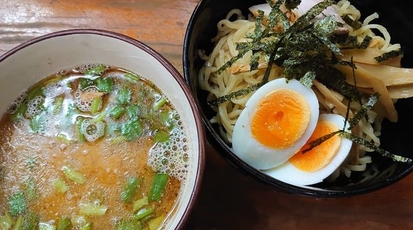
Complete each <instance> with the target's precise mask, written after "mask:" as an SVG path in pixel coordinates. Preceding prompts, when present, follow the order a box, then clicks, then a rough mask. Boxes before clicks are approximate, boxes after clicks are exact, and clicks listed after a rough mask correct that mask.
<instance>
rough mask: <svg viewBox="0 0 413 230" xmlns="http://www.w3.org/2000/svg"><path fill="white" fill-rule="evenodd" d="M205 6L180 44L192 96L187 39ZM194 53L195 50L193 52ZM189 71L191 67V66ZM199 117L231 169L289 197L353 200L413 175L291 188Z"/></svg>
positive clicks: (411, 169)
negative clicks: (337, 186)
mask: <svg viewBox="0 0 413 230" xmlns="http://www.w3.org/2000/svg"><path fill="white" fill-rule="evenodd" d="M207 6H208V1H207V0H201V1H200V2H199V4H198V5H197V6H196V7H195V9H194V11H193V12H192V15H191V17H190V19H189V22H188V25H187V29H186V31H185V35H184V45H183V69H184V79H185V81H186V82H187V84H188V85H189V86H191V90H192V92H193V93H194V94H195V97H196V98H197V95H196V93H197V92H196V90H195V89H193V88H192V86H193V84H194V83H195V84H196V82H197V80H194V79H195V78H196V77H194V76H193V77H191V73H190V58H191V55H190V49H191V47H190V44H191V36H192V34H193V32H194V30H195V28H196V27H197V23H196V21H197V20H198V19H199V17H201V15H202V13H203V10H205V7H207ZM195 52H196V51H195ZM192 68H193V67H192ZM196 102H197V103H198V104H199V105H198V106H199V107H200V108H202V106H201V104H200V102H199V101H198V98H197V100H196ZM201 116H202V119H203V122H204V125H205V127H206V137H207V140H208V141H209V142H210V143H211V145H212V147H213V148H214V149H215V150H216V151H217V152H218V154H219V155H221V156H222V157H224V158H225V159H226V160H227V161H228V162H229V163H230V164H232V165H233V166H234V167H235V168H238V169H239V170H240V171H241V172H242V173H243V174H245V175H246V176H247V177H250V178H252V179H253V180H257V181H258V182H260V183H262V184H263V185H265V186H267V187H269V188H271V189H273V190H276V191H281V192H285V193H289V194H296V195H300V196H306V197H314V198H326V199H327V198H344V197H353V196H359V195H363V194H367V193H371V192H375V191H377V190H381V189H383V188H385V187H387V186H389V185H392V184H394V183H396V182H398V181H400V180H401V179H403V178H405V177H406V176H407V175H409V174H410V173H411V172H413V164H410V165H409V167H408V168H407V169H406V170H404V171H403V172H402V173H399V174H397V175H396V176H394V177H393V179H392V180H387V179H385V180H382V181H380V182H379V183H375V184H370V185H368V186H366V187H364V188H357V189H351V190H345V191H339V190H333V189H329V190H324V189H317V188H311V187H309V186H307V187H299V186H295V185H291V184H288V183H285V182H282V181H280V180H277V179H275V178H273V177H271V176H269V175H267V174H265V173H262V172H261V171H259V170H257V169H255V168H253V167H252V166H250V165H249V164H247V163H245V162H244V161H243V160H242V159H240V158H239V157H238V156H237V155H235V154H234V153H233V152H232V149H231V148H230V147H229V146H228V144H227V143H226V142H225V141H224V140H223V139H222V138H221V137H220V135H219V133H217V131H216V130H215V129H214V127H213V126H212V125H211V123H210V122H209V119H208V117H206V115H205V113H204V112H203V111H201Z"/></svg>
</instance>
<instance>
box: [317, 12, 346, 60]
mask: <svg viewBox="0 0 413 230" xmlns="http://www.w3.org/2000/svg"><path fill="white" fill-rule="evenodd" d="M337 26H338V24H337V22H336V21H335V20H334V17H332V16H328V17H325V18H324V19H322V20H320V21H318V22H317V23H315V24H314V29H313V30H311V32H310V33H311V34H312V35H313V36H315V37H316V38H318V39H319V41H320V42H321V43H323V44H324V45H325V46H327V47H328V48H329V49H330V50H331V51H332V52H333V53H334V54H335V55H341V52H340V48H338V47H337V46H336V45H335V44H334V43H332V42H331V41H330V40H329V35H330V34H332V33H334V31H335V30H336V28H337Z"/></svg>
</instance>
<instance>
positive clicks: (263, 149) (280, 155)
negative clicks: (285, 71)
mask: <svg viewBox="0 0 413 230" xmlns="http://www.w3.org/2000/svg"><path fill="white" fill-rule="evenodd" d="M279 89H290V90H294V91H296V92H298V93H300V94H301V95H302V96H303V97H304V98H305V99H306V101H307V103H308V108H309V110H310V120H309V123H308V126H307V129H306V130H305V132H304V133H303V135H302V136H301V137H300V139H298V140H297V141H296V142H295V143H294V144H293V145H292V146H290V147H288V148H284V149H273V148H269V147H267V146H265V145H263V144H261V143H260V142H258V141H257V140H256V139H255V138H254V137H253V135H252V133H251V119H252V117H253V115H254V110H255V108H256V107H257V105H258V104H259V102H260V101H261V99H263V98H264V97H265V96H266V95H268V94H269V93H271V92H273V91H275V90H279ZM287 116H288V115H287ZM318 116H319V105H318V100H317V97H316V95H315V93H314V92H313V90H312V89H310V88H308V87H306V86H304V85H302V84H301V83H300V82H299V81H297V80H289V81H288V82H287V79H285V78H280V79H275V80H272V81H270V82H268V83H266V84H265V85H263V86H262V87H261V88H259V89H258V90H257V91H256V92H254V94H253V95H252V96H251V97H250V99H249V100H248V101H247V103H246V106H245V108H244V109H243V111H242V112H241V114H240V116H239V118H238V120H237V122H236V123H235V127H234V131H233V134H232V147H233V150H234V153H235V154H236V155H237V156H238V157H239V158H241V159H242V160H243V161H245V162H246V163H248V164H249V165H251V166H252V167H254V168H256V169H260V170H264V169H270V168H273V167H276V166H278V165H280V164H282V163H284V162H285V161H287V160H288V159H289V158H290V157H291V156H292V155H294V153H295V152H297V151H298V150H299V149H300V148H301V147H302V146H303V145H304V144H305V143H306V142H307V140H308V139H309V138H310V136H311V134H312V133H313V131H314V129H315V127H316V125H317V120H318Z"/></svg>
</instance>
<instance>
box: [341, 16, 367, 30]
mask: <svg viewBox="0 0 413 230" xmlns="http://www.w3.org/2000/svg"><path fill="white" fill-rule="evenodd" d="M341 19H343V21H344V22H345V23H347V25H349V26H351V28H353V29H354V30H358V29H360V28H361V27H362V26H363V24H361V23H360V22H359V21H356V20H353V19H352V18H350V16H349V15H348V14H346V15H344V16H342V17H341Z"/></svg>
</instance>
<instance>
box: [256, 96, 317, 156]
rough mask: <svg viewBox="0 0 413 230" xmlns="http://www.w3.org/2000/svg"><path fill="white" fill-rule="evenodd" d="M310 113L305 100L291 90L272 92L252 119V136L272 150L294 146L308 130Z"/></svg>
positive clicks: (264, 99) (261, 102) (259, 105)
mask: <svg viewBox="0 0 413 230" xmlns="http://www.w3.org/2000/svg"><path fill="white" fill-rule="evenodd" d="M309 121H310V110H309V107H308V104H307V101H306V100H305V98H304V97H303V96H302V95H301V94H300V93H298V92H296V91H294V90H291V89H280V90H276V91H273V92H271V93H269V94H268V95H267V96H265V97H264V98H263V99H262V100H261V101H260V102H259V104H258V105H257V108H256V109H255V111H254V115H253V117H252V120H251V133H252V136H253V137H254V138H255V139H256V140H257V141H258V142H260V143H261V144H263V145H265V146H266V147H269V148H273V149H285V148H288V147H290V146H292V145H293V144H294V143H295V142H296V141H297V140H298V139H300V137H301V136H302V135H303V133H304V132H305V130H306V129H307V126H308V123H309Z"/></svg>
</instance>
